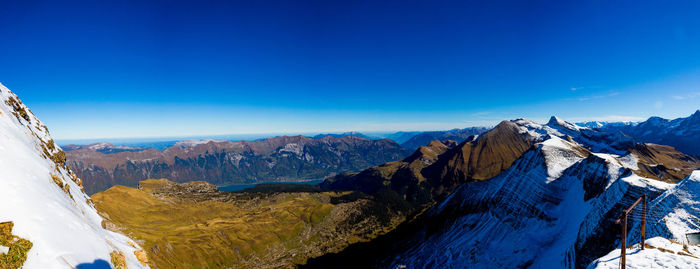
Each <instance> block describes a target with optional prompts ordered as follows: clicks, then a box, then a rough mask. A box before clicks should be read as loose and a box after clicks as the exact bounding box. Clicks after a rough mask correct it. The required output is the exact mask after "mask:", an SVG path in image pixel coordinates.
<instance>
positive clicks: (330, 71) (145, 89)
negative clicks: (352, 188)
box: [0, 0, 700, 139]
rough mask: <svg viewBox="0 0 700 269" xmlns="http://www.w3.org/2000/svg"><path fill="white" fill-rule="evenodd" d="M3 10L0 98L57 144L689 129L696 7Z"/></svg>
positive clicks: (12, 6) (699, 87) (375, 4)
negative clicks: (501, 128) (18, 106)
mask: <svg viewBox="0 0 700 269" xmlns="http://www.w3.org/2000/svg"><path fill="white" fill-rule="evenodd" d="M664 4H667V5H662V3H661V2H658V1H288V0H285V1H221V2H218V1H192V2H181V1H82V2H76V1H67V2H66V1H61V3H58V2H57V1H5V0H0V37H1V38H2V50H0V82H1V83H3V84H4V85H5V86H7V87H8V88H10V89H11V90H13V91H14V92H15V93H17V94H18V95H19V96H20V98H21V99H22V100H23V101H24V102H25V103H26V104H27V105H29V106H30V108H31V109H32V110H33V111H34V112H35V113H36V114H37V115H38V116H39V117H40V119H42V120H43V121H44V122H45V123H46V124H47V125H48V126H49V128H50V130H51V131H52V135H53V136H54V137H56V138H58V139H77V138H111V137H153V136H194V135H217V134H251V133H309V132H335V131H348V130H356V131H394V130H439V129H451V128H458V127H460V128H461V127H466V126H473V125H493V124H495V123H497V122H498V121H500V120H503V119H512V118H519V117H526V118H531V119H533V120H537V121H546V120H547V118H548V117H549V116H550V115H558V116H560V117H562V118H564V119H566V120H570V121H583V120H639V119H644V118H646V117H649V116H652V115H658V116H662V117H667V118H675V117H680V116H687V115H689V114H691V113H692V112H694V111H695V110H696V109H698V108H700V19H698V17H697V10H700V2H697V1H687V2H685V1H674V2H670V3H664Z"/></svg>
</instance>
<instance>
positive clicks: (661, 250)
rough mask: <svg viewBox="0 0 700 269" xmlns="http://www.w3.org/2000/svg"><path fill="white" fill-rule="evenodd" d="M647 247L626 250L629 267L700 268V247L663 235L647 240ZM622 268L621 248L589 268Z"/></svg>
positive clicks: (634, 246) (633, 247)
mask: <svg viewBox="0 0 700 269" xmlns="http://www.w3.org/2000/svg"><path fill="white" fill-rule="evenodd" d="M645 243H646V245H647V247H646V248H645V249H644V250H642V249H641V246H640V245H639V244H635V245H633V246H632V248H630V249H627V251H626V254H627V255H626V256H625V259H626V266H627V268H632V269H636V268H678V269H687V268H700V258H698V257H700V247H698V246H687V247H684V246H683V245H681V244H678V243H675V242H671V241H669V240H668V239H666V238H663V237H654V238H650V239H648V240H646V242H645ZM607 268H609V269H617V268H620V249H616V250H613V251H611V252H610V253H609V254H608V255H605V256H603V257H601V258H599V259H597V260H596V261H594V262H593V263H591V265H589V266H588V269H607Z"/></svg>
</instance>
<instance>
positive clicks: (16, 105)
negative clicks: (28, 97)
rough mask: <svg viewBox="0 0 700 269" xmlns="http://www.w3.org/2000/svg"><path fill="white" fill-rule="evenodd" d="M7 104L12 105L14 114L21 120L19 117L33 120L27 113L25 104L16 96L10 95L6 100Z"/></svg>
mask: <svg viewBox="0 0 700 269" xmlns="http://www.w3.org/2000/svg"><path fill="white" fill-rule="evenodd" d="M5 104H7V105H9V106H11V107H12V109H13V110H14V112H12V114H13V115H15V117H16V118H17V119H18V120H19V118H20V117H21V118H23V119H24V120H26V121H27V122H31V121H30V120H29V114H28V113H27V110H26V109H24V106H22V102H21V101H19V100H18V99H15V98H14V97H10V98H8V99H7V101H5Z"/></svg>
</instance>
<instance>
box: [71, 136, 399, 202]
mask: <svg viewBox="0 0 700 269" xmlns="http://www.w3.org/2000/svg"><path fill="white" fill-rule="evenodd" d="M66 153H67V156H66V157H67V160H68V166H69V167H71V169H73V171H75V172H76V173H77V174H78V176H79V177H81V178H83V179H84V180H85V189H86V192H87V193H95V192H99V191H103V190H106V189H107V188H109V187H111V186H114V185H124V186H132V187H134V186H136V185H137V184H138V182H139V181H141V180H145V179H148V178H168V179H170V180H173V181H178V182H183V181H191V180H202V181H207V182H209V183H212V184H215V185H230V184H243V183H260V182H270V181H284V180H303V179H319V178H324V177H327V176H331V175H334V174H337V173H343V172H347V171H357V170H362V169H365V168H367V167H371V166H373V165H377V164H381V163H385V162H389V161H393V160H398V159H401V158H403V157H405V156H406V155H408V154H409V153H410V152H409V151H408V150H406V149H404V148H401V146H399V145H398V144H396V143H395V142H393V141H391V140H388V139H381V140H369V139H365V138H361V137H356V136H345V137H329V136H327V137H323V138H318V139H313V138H308V137H304V136H280V137H273V138H268V139H265V140H259V141H215V140H192V141H181V142H178V143H177V144H176V145H174V146H172V147H169V148H167V149H165V150H162V151H161V150H156V149H146V150H140V151H121V152H114V153H104V152H101V148H99V147H95V146H93V147H83V148H80V149H77V150H72V151H67V152H66Z"/></svg>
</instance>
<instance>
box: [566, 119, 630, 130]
mask: <svg viewBox="0 0 700 269" xmlns="http://www.w3.org/2000/svg"><path fill="white" fill-rule="evenodd" d="M637 124H639V123H638V122H636V121H586V122H577V123H576V125H578V126H581V127H586V128H591V129H593V128H603V127H605V126H634V125H637Z"/></svg>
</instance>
